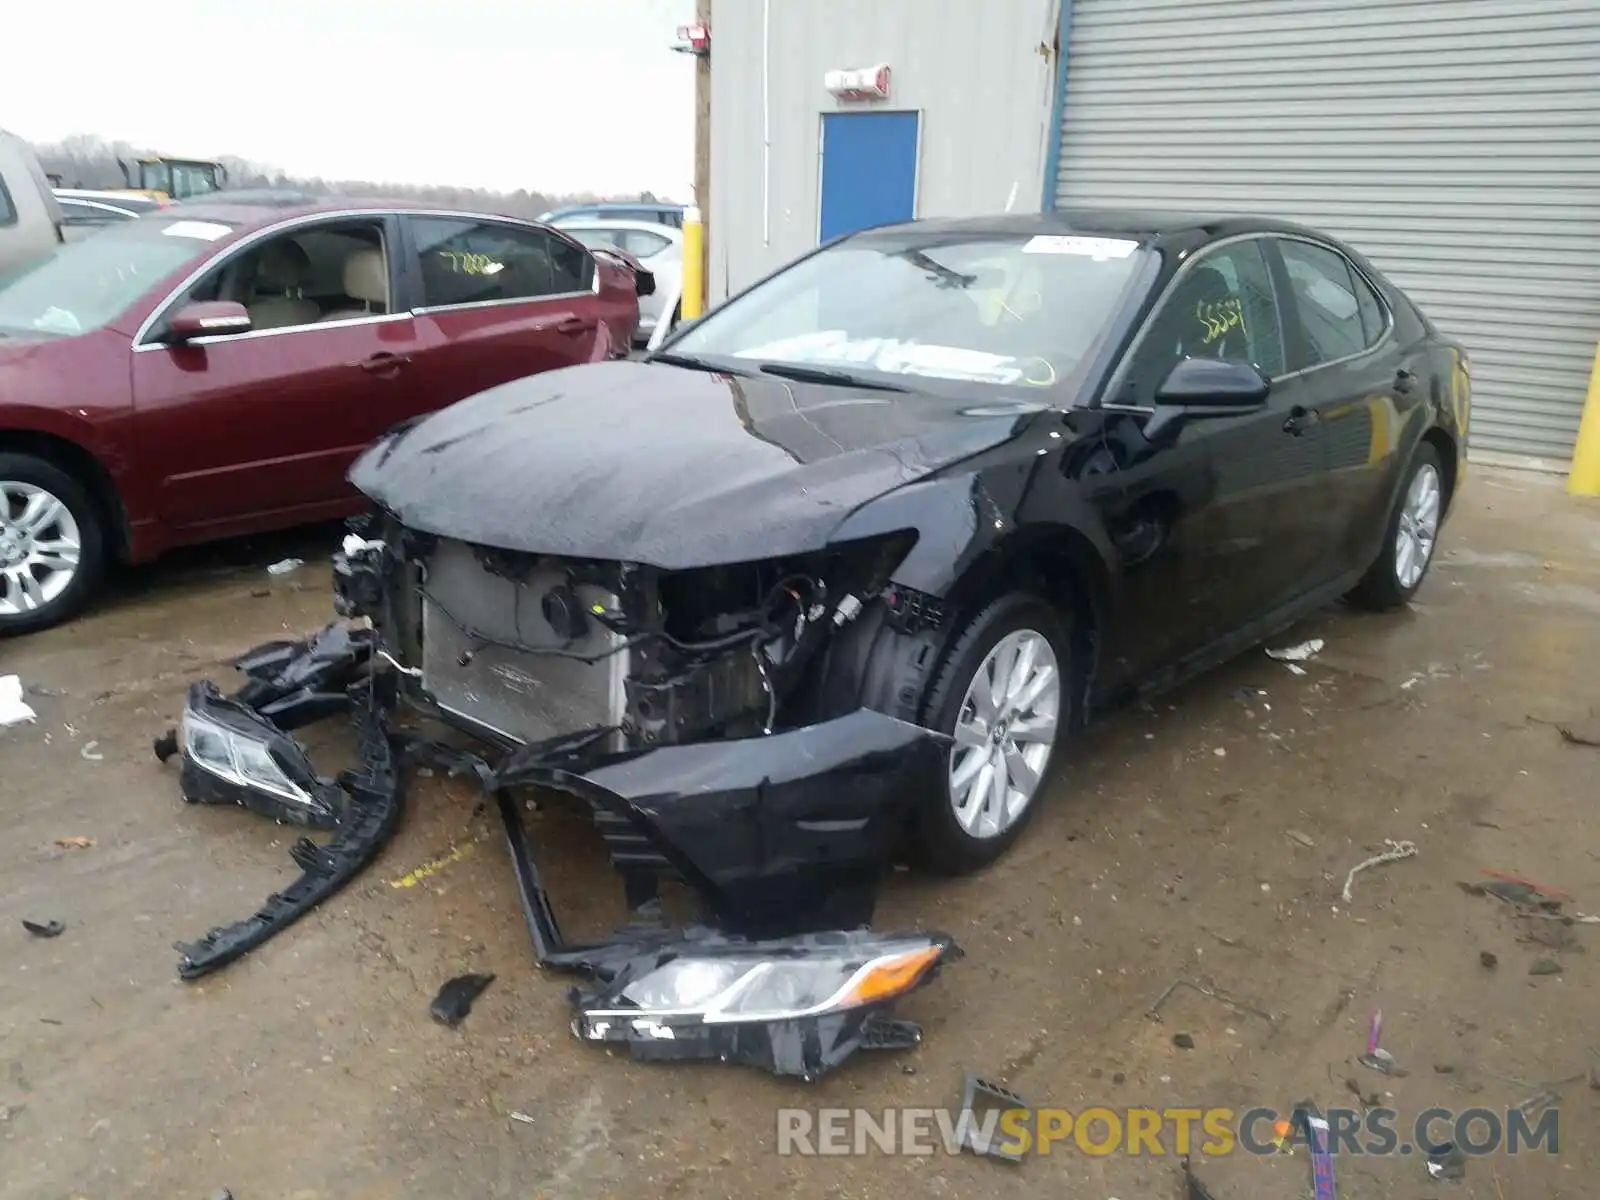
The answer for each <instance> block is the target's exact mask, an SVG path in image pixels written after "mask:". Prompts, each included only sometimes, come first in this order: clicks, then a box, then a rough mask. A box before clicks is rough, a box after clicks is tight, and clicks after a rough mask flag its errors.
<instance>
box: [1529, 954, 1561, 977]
mask: <svg viewBox="0 0 1600 1200" xmlns="http://www.w3.org/2000/svg"><path fill="white" fill-rule="evenodd" d="M1528 974H1529V975H1559V974H1561V964H1560V963H1558V962H1557V961H1556V960H1555V959H1553V958H1541V959H1539V960H1538V961H1537V962H1535V963H1534V964H1533V966H1531V967H1529V968H1528Z"/></svg>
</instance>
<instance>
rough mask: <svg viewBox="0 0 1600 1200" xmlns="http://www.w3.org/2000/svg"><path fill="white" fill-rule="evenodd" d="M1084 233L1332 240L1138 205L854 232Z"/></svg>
mask: <svg viewBox="0 0 1600 1200" xmlns="http://www.w3.org/2000/svg"><path fill="white" fill-rule="evenodd" d="M912 232H917V233H930V234H936V235H939V234H961V233H972V234H982V233H997V234H1009V235H1012V236H1022V235H1027V234H1085V235H1089V236H1096V237H1121V238H1131V239H1136V240H1138V241H1140V242H1143V243H1146V244H1150V245H1156V246H1163V247H1168V246H1170V247H1182V246H1185V245H1193V244H1201V243H1205V242H1209V241H1215V240H1216V239H1218V238H1224V237H1231V236H1234V235H1236V234H1243V233H1289V234H1305V235H1308V236H1311V237H1316V238H1321V239H1323V240H1327V241H1332V240H1334V239H1332V238H1330V237H1329V236H1328V235H1327V234H1325V233H1321V232H1319V231H1317V230H1315V229H1311V228H1308V227H1307V226H1304V225H1299V224H1296V223H1295V222H1293V221H1280V220H1276V219H1273V218H1269V217H1250V216H1230V215H1222V214H1212V215H1203V214H1196V213H1163V212H1145V211H1140V210H1136V209H1113V208H1059V209H1054V210H1052V211H1050V212H1035V213H1003V214H997V215H995V216H979V217H933V218H926V219H924V220H920V221H908V222H906V223H904V224H901V225H881V226H878V227H876V228H874V229H869V230H863V231H862V232H861V233H860V234H857V235H855V236H859V237H870V236H872V235H875V234H890V235H894V234H901V233H912Z"/></svg>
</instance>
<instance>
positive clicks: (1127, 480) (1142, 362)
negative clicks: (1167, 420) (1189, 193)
mask: <svg viewBox="0 0 1600 1200" xmlns="http://www.w3.org/2000/svg"><path fill="white" fill-rule="evenodd" d="M1279 313H1280V307H1279V304H1278V297H1277V295H1276V292H1275V289H1274V284H1273V279H1272V273H1271V270H1270V265H1269V259H1268V258H1267V255H1266V253H1265V250H1264V247H1263V245H1262V243H1261V242H1260V241H1259V240H1255V239H1251V240H1243V241H1237V242H1231V243H1224V244H1222V245H1220V246H1218V247H1216V248H1215V249H1212V250H1210V251H1208V252H1205V253H1203V254H1201V255H1200V256H1198V257H1197V258H1196V259H1195V260H1193V261H1191V262H1190V263H1188V264H1187V265H1185V267H1184V268H1183V269H1182V270H1181V271H1180V273H1179V275H1178V276H1177V278H1176V279H1175V281H1174V283H1173V285H1172V286H1171V288H1170V289H1169V291H1168V293H1167V295H1166V296H1165V297H1164V298H1163V299H1162V301H1161V303H1160V304H1159V305H1158V306H1157V308H1156V310H1155V311H1154V312H1153V313H1152V314H1151V316H1150V318H1149V319H1148V320H1147V322H1146V324H1145V326H1144V329H1143V330H1142V331H1141V333H1140V335H1139V337H1138V340H1137V341H1136V342H1135V343H1134V345H1133V347H1132V349H1131V351H1130V353H1129V358H1128V361H1127V363H1126V365H1125V366H1124V367H1122V368H1121V369H1120V370H1119V372H1118V376H1117V378H1116V379H1115V380H1114V381H1113V384H1112V390H1111V392H1110V393H1109V394H1108V396H1107V403H1108V404H1109V405H1112V406H1115V407H1116V408H1121V409H1127V410H1131V411H1134V412H1139V411H1148V410H1149V409H1151V408H1153V407H1154V405H1155V393H1156V389H1157V388H1158V387H1159V386H1160V384H1161V382H1162V381H1163V380H1164V379H1165V378H1166V376H1167V373H1168V372H1169V371H1170V370H1171V369H1172V367H1174V366H1175V365H1176V364H1177V363H1178V362H1180V361H1181V360H1182V359H1184V358H1186V357H1195V358H1198V357H1216V358H1225V359H1237V360H1239V361H1243V362H1248V363H1250V364H1252V365H1254V366H1256V367H1257V368H1258V369H1260V370H1261V372H1262V373H1263V374H1264V375H1266V376H1267V377H1268V378H1269V379H1271V380H1272V391H1271V393H1270V395H1269V397H1268V401H1267V404H1266V406H1265V407H1264V408H1263V409H1262V410H1261V411H1259V412H1255V413H1251V414H1249V415H1247V416H1238V417H1220V418H1205V419H1194V420H1190V421H1188V422H1187V423H1186V424H1184V425H1183V426H1181V427H1180V429H1179V431H1178V433H1177V436H1176V438H1174V439H1173V440H1172V441H1171V442H1168V443H1163V444H1162V445H1161V446H1160V447H1159V448H1157V449H1155V450H1154V451H1153V452H1150V453H1146V454H1143V455H1141V456H1139V457H1137V458H1136V459H1130V461H1128V462H1127V463H1126V464H1124V465H1122V467H1121V469H1120V470H1119V472H1118V478H1119V479H1120V481H1121V489H1120V491H1119V492H1115V493H1109V492H1108V493H1106V506H1105V508H1104V510H1103V511H1104V512H1105V514H1106V520H1107V527H1108V531H1109V533H1110V534H1111V536H1112V537H1113V539H1114V540H1115V541H1116V543H1117V549H1118V552H1119V555H1120V556H1121V559H1122V563H1121V566H1122V574H1123V583H1124V586H1123V611H1122V612H1120V613H1119V614H1117V615H1118V621H1117V624H1118V626H1119V627H1121V628H1123V629H1127V630H1130V631H1137V638H1136V640H1134V639H1129V640H1122V639H1118V638H1116V637H1115V636H1113V645H1112V646H1111V647H1109V650H1110V653H1111V656H1112V663H1113V665H1114V667H1115V668H1117V669H1118V673H1119V674H1126V675H1128V676H1132V677H1144V676H1146V675H1148V674H1149V673H1150V672H1151V671H1153V670H1155V669H1156V668H1158V667H1163V666H1168V665H1172V664H1176V663H1178V662H1180V661H1181V660H1182V659H1184V658H1185V657H1186V656H1188V655H1190V654H1193V653H1195V652H1197V651H1200V650H1202V649H1204V648H1205V647H1207V646H1209V645H1211V644H1212V643H1214V642H1216V641H1217V640H1218V639H1220V638H1222V637H1224V636H1226V635H1227V634H1229V633H1231V632H1233V631H1235V630H1237V629H1239V628H1240V627H1241V626H1243V625H1245V624H1247V623H1249V622H1250V621H1251V620H1252V619H1254V618H1257V617H1260V616H1264V615H1265V614H1266V613H1267V612H1269V611H1271V610H1272V609H1273V608H1275V607H1276V606H1278V605H1279V604H1282V603H1284V602H1285V601H1286V600H1287V599H1288V598H1289V597H1290V596H1292V595H1293V594H1294V593H1295V592H1296V590H1297V589H1300V588H1301V587H1302V585H1303V582H1304V580H1305V578H1306V576H1307V572H1308V571H1309V570H1311V569H1313V568H1314V566H1315V560H1316V558H1317V556H1318V555H1319V554H1320V553H1321V552H1322V550H1323V548H1324V546H1323V543H1322V541H1321V539H1322V537H1323V534H1324V530H1325V528H1326V526H1325V522H1324V520H1323V517H1322V515H1321V510H1320V498H1319V494H1318V493H1319V488H1320V487H1321V486H1322V481H1323V476H1324V471H1323V468H1324V463H1323V452H1322V444H1321V440H1320V437H1319V435H1318V431H1317V428H1316V427H1315V425H1313V424H1310V423H1308V422H1305V421H1302V420H1301V419H1300V415H1299V414H1300V413H1301V410H1302V408H1303V407H1304V402H1305V391H1304V386H1303V384H1302V383H1301V382H1300V381H1298V380H1297V379H1294V378H1293V377H1290V376H1289V375H1288V374H1287V372H1286V355H1285V348H1284V337H1283V327H1282V321H1281V318H1280V315H1279ZM1137 441H1138V439H1137V438H1132V437H1129V438H1124V439H1122V443H1124V444H1128V445H1135V444H1137Z"/></svg>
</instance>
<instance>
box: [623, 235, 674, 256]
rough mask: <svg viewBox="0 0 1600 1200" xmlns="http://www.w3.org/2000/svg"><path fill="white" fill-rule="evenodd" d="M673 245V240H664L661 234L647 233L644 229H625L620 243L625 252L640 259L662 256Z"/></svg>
mask: <svg viewBox="0 0 1600 1200" xmlns="http://www.w3.org/2000/svg"><path fill="white" fill-rule="evenodd" d="M671 244H672V239H671V238H664V237H662V236H661V235H660V234H659V233H646V232H645V231H644V230H642V229H624V230H623V231H622V238H621V241H620V242H619V245H621V247H622V248H623V249H624V250H626V251H627V252H628V253H629V254H631V255H633V256H634V257H635V258H640V259H643V258H649V257H650V256H651V255H653V254H660V253H661V252H662V251H663V250H665V249H666V248H667V247H668V246H670V245H671Z"/></svg>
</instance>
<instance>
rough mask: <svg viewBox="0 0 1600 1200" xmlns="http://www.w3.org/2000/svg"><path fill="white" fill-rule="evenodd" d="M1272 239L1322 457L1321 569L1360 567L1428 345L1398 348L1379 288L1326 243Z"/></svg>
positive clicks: (1378, 522)
mask: <svg viewBox="0 0 1600 1200" xmlns="http://www.w3.org/2000/svg"><path fill="white" fill-rule="evenodd" d="M1271 245H1272V246H1273V247H1275V249H1276V252H1277V257H1278V264H1277V266H1278V272H1279V274H1278V278H1279V283H1280V290H1281V291H1282V292H1283V294H1284V297H1285V312H1286V315H1287V317H1288V329H1287V332H1288V345H1289V356H1290V363H1291V367H1292V369H1293V370H1295V371H1296V372H1298V375H1299V378H1300V381H1301V386H1302V387H1303V388H1304V390H1305V396H1306V400H1305V404H1306V406H1307V408H1308V409H1309V410H1311V411H1312V412H1313V413H1315V415H1316V419H1317V421H1318V424H1319V426H1320V431H1321V440H1322V443H1323V448H1324V453H1325V454H1326V455H1327V458H1328V478H1327V487H1326V490H1325V491H1324V493H1323V501H1322V503H1323V506H1324V509H1325V511H1326V512H1327V522H1328V528H1327V530H1326V537H1327V542H1328V554H1329V564H1330V568H1331V570H1330V572H1329V573H1330V574H1335V573H1339V572H1345V571H1355V570H1357V569H1365V568H1366V567H1367V565H1368V563H1367V562H1366V561H1365V559H1366V558H1367V557H1368V556H1369V555H1370V554H1371V550H1372V547H1373V545H1374V544H1375V540H1376V539H1377V537H1378V536H1379V531H1381V529H1382V528H1383V526H1384V523H1385V521H1386V520H1387V518H1388V507H1389V486H1388V485H1389V484H1390V483H1391V482H1392V481H1393V479H1394V477H1395V474H1396V472H1397V471H1398V470H1399V469H1400V463H1399V454H1400V452H1401V438H1400V434H1401V430H1402V429H1403V427H1404V425H1405V420H1406V416H1407V414H1408V413H1409V412H1410V411H1411V409H1412V408H1413V407H1415V406H1416V405H1417V404H1418V403H1422V402H1424V401H1425V399H1426V387H1427V378H1428V368H1427V365H1426V361H1425V359H1426V348H1425V346H1424V345H1422V344H1420V343H1419V344H1418V345H1416V346H1412V347H1406V346H1402V345H1400V344H1399V342H1398V340H1397V338H1396V336H1395V322H1394V318H1393V315H1392V314H1391V313H1390V312H1389V310H1388V308H1387V306H1386V305H1385V304H1384V302H1383V300H1382V299H1381V298H1380V297H1379V295H1378V293H1377V291H1376V290H1375V289H1374V288H1373V287H1372V285H1371V284H1370V283H1368V282H1367V280H1366V278H1365V277H1364V276H1363V275H1362V273H1361V271H1360V270H1359V269H1358V268H1357V267H1356V265H1355V264H1354V263H1353V262H1351V261H1350V259H1349V258H1347V257H1346V256H1345V255H1343V254H1341V253H1340V252H1339V251H1338V250H1336V249H1334V248H1333V247H1332V246H1328V245H1326V244H1324V243H1322V242H1316V241H1311V240H1309V239H1303V238H1290V237H1281V238H1274V239H1272V242H1271Z"/></svg>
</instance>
